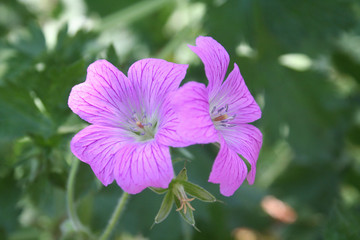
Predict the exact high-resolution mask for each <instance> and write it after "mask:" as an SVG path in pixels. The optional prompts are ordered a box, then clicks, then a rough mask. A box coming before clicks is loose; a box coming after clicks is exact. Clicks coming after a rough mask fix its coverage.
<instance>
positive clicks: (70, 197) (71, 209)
mask: <svg viewBox="0 0 360 240" xmlns="http://www.w3.org/2000/svg"><path fill="white" fill-rule="evenodd" d="M79 163H80V161H79V160H78V159H76V158H74V157H73V158H72V163H71V168H70V174H69V178H68V182H67V187H66V202H67V211H68V215H69V218H70V221H71V223H72V225H73V227H74V229H75V231H76V232H82V233H85V234H86V235H87V236H88V237H89V239H95V237H94V236H93V235H92V233H91V232H90V231H89V230H88V229H87V228H86V227H84V225H82V223H81V222H80V220H79V217H78V215H77V213H76V207H75V199H74V188H75V176H76V172H77V170H78V168H79Z"/></svg>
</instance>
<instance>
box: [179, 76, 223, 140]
mask: <svg viewBox="0 0 360 240" xmlns="http://www.w3.org/2000/svg"><path fill="white" fill-rule="evenodd" d="M207 94H208V92H207V89H206V87H205V85H204V84H202V83H197V82H189V83H186V84H185V85H184V86H182V87H181V88H180V89H179V90H178V91H177V92H176V93H175V94H174V96H173V99H172V103H173V106H174V110H175V112H176V114H177V116H178V119H179V123H178V128H177V132H178V134H179V135H180V136H182V137H183V138H184V139H186V140H191V141H193V143H211V142H216V141H217V131H216V129H215V127H214V124H213V122H212V121H211V117H210V113H209V102H208V95H207Z"/></svg>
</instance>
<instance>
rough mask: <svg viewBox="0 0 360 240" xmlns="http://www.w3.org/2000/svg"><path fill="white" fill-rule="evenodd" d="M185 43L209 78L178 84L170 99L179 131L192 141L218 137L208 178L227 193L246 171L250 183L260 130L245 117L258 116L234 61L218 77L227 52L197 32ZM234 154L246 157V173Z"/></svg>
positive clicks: (206, 141) (260, 136)
mask: <svg viewBox="0 0 360 240" xmlns="http://www.w3.org/2000/svg"><path fill="white" fill-rule="evenodd" d="M189 47H190V48H191V50H192V51H193V52H195V53H196V54H197V55H198V56H199V57H200V58H201V60H202V61H203V63H204V65H205V73H206V77H207V79H208V80H209V84H208V86H207V87H206V86H205V85H204V84H201V83H197V82H189V83H187V84H185V85H184V86H183V87H181V88H180V89H179V90H178V92H177V94H176V96H175V97H174V99H173V102H174V108H175V109H176V111H177V114H178V119H179V125H178V127H179V134H181V136H182V137H183V138H185V139H192V140H194V141H195V142H196V143H211V142H219V143H220V151H219V153H218V155H217V157H216V159H215V162H214V165H213V167H212V171H211V174H210V178H209V182H212V183H219V184H220V192H221V193H222V194H223V195H225V196H231V195H232V194H233V193H234V192H235V191H236V189H238V188H239V187H240V185H241V184H242V182H243V181H244V180H245V178H246V177H247V180H248V182H249V183H250V184H253V183H254V180H255V173H256V161H257V158H258V156H259V151H260V148H261V145H262V134H261V132H260V131H259V129H257V128H256V127H254V126H253V125H250V124H247V123H250V122H253V121H255V120H257V119H259V118H260V117H261V110H260V108H259V106H258V105H257V103H256V102H255V100H254V98H253V97H252V96H251V94H250V92H249V90H248V88H247V87H246V85H245V82H244V79H243V78H242V76H241V74H240V70H239V67H238V66H237V65H236V64H234V69H233V70H232V72H231V73H230V74H229V76H228V77H227V79H226V80H225V81H223V80H224V78H225V74H226V71H227V69H228V65H229V55H228V53H227V52H226V50H225V49H224V48H223V47H222V46H221V45H220V44H219V43H218V42H216V41H215V40H214V39H213V38H211V37H201V36H200V37H198V38H197V39H196V46H189ZM239 154H240V155H241V156H243V157H244V158H245V159H246V160H247V161H248V162H249V163H250V165H251V170H250V171H249V173H248V171H247V166H246V164H245V163H244V161H243V160H242V159H241V157H240V156H239Z"/></svg>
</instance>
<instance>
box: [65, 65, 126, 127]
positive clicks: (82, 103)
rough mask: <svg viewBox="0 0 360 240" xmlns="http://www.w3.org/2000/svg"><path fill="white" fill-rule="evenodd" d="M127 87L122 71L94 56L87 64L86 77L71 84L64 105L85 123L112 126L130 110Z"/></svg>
mask: <svg viewBox="0 0 360 240" xmlns="http://www.w3.org/2000/svg"><path fill="white" fill-rule="evenodd" d="M131 91H132V89H131V84H130V82H129V80H128V79H127V77H126V76H125V75H124V74H123V73H122V72H120V71H119V70H118V69H117V68H116V67H114V66H113V65H112V64H111V63H109V62H107V61H106V60H98V61H96V62H94V63H92V64H91V65H90V66H89V67H88V70H87V76H86V81H85V82H84V83H81V84H78V85H76V86H74V87H73V89H72V90H71V93H70V96H69V100H68V105H69V107H70V108H71V110H72V111H73V112H74V113H76V114H77V115H79V116H80V117H81V118H82V119H84V120H85V121H87V122H89V123H93V124H100V125H107V126H116V125H117V124H118V123H119V121H120V120H121V119H123V118H124V117H125V116H126V115H128V112H129V111H130V110H129V109H128V107H127V106H128V105H127V104H126V103H127V101H128V100H127V98H126V96H127V94H128V92H131ZM124 111H125V113H124Z"/></svg>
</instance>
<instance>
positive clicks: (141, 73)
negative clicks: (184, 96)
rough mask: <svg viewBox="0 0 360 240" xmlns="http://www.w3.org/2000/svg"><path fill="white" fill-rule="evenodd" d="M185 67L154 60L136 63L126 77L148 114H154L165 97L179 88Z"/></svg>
mask: <svg viewBox="0 0 360 240" xmlns="http://www.w3.org/2000/svg"><path fill="white" fill-rule="evenodd" d="M187 67H188V65H183V64H175V63H171V62H167V61H165V60H161V59H154V58H149V59H143V60H140V61H137V62H135V63H134V64H133V65H132V66H131V67H130V69H129V72H128V77H129V79H130V80H131V82H132V84H133V85H134V88H135V89H136V91H137V92H138V97H139V101H140V105H141V106H143V107H145V109H146V111H147V113H148V114H151V113H153V112H156V111H157V110H158V108H160V107H161V104H162V102H163V101H164V98H165V96H166V95H167V94H169V93H170V92H172V91H175V90H176V89H177V88H178V87H179V85H180V82H181V81H182V80H183V79H184V77H185V74H186V69H187Z"/></svg>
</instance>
